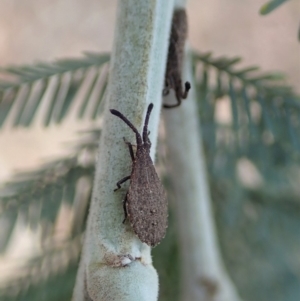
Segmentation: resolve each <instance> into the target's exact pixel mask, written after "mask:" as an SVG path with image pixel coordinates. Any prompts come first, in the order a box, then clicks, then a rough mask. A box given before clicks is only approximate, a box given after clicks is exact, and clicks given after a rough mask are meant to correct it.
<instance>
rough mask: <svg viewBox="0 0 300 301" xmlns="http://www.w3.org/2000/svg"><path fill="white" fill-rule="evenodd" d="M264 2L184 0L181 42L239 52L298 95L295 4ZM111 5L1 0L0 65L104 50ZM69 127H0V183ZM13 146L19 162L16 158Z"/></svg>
mask: <svg viewBox="0 0 300 301" xmlns="http://www.w3.org/2000/svg"><path fill="white" fill-rule="evenodd" d="M265 2H266V1H265V0H243V1H240V0H226V1H224V0H202V1H200V0H190V1H188V6H187V12H188V22H189V42H190V44H191V46H192V47H193V48H194V49H196V50H199V51H202V52H206V51H212V52H213V53H214V55H216V56H240V57H241V58H243V62H242V65H245V66H249V65H257V66H260V67H261V69H262V70H264V71H282V72H284V73H286V74H287V75H288V83H289V84H291V85H292V86H293V87H295V89H297V91H298V92H299V91H300V88H299V82H300V63H299V62H300V52H299V50H300V49H299V42H298V40H297V31H298V26H299V15H300V5H299V1H290V2H288V3H287V4H286V5H282V6H281V7H280V8H279V9H277V10H275V11H274V12H273V13H271V14H269V15H267V16H264V17H263V16H261V15H259V9H260V7H261V6H262V5H263V4H264V3H265ZM116 7H117V1H116V0H111V1H105V0H88V1H83V0H78V1H76V2H74V1H71V0H54V1H49V0H41V1H38V2H36V1H33V0H24V1H11V0H1V10H0V65H1V66H8V65H20V64H31V63H33V62H37V61H49V62H50V61H53V60H54V59H58V58H66V57H67V58H70V57H79V56H81V55H82V52H83V51H96V52H109V51H110V50H111V47H112V43H113V35H114V24H115V17H116ZM224 114H226V112H225V113H224ZM225 118H226V117H225ZM77 126H78V125H77V122H74V123H73V122H71V123H65V124H63V125H61V126H59V127H58V128H57V127H56V126H51V127H50V128H47V129H44V128H40V127H39V126H37V127H36V129H35V130H34V131H33V130H32V128H30V129H22V128H20V129H16V130H14V131H13V132H12V131H11V130H9V131H5V130H1V132H0V145H1V149H0V164H1V170H0V180H4V179H7V177H8V176H9V175H10V174H11V171H12V170H13V169H15V168H18V169H19V168H27V167H30V166H33V164H36V163H37V162H39V160H41V158H44V157H47V156H49V155H55V154H58V153H60V152H64V148H63V147H62V144H61V141H65V140H66V138H68V139H70V137H72V135H74V133H75V131H74V127H75V128H76V127H77ZM79 127H80V128H82V124H81V125H79ZM44 130H46V131H47V139H44ZM20 147H21V148H22V151H23V154H24V157H25V158H26V160H24V158H23V156H22V158H21V157H20V156H19V149H20Z"/></svg>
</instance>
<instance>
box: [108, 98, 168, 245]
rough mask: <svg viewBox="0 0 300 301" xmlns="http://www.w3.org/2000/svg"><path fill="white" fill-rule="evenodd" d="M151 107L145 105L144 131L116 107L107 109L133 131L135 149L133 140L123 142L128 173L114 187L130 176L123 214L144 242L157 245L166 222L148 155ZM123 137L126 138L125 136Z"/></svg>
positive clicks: (163, 201) (161, 190) (164, 204)
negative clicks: (138, 128) (134, 148)
mask: <svg viewBox="0 0 300 301" xmlns="http://www.w3.org/2000/svg"><path fill="white" fill-rule="evenodd" d="M152 108H153V104H152V103H151V104H150V105H149V106H148V109H147V114H146V118H145V123H144V128H143V135H142V136H141V135H140V133H139V132H138V130H137V129H136V127H135V126H134V125H133V124H132V123H131V122H130V121H129V120H128V119H127V118H126V117H125V116H124V115H123V114H122V113H120V112H119V111H117V110H110V112H111V113H112V114H113V115H115V116H117V117H119V118H120V119H122V120H123V121H124V122H125V123H126V124H127V125H128V126H129V127H130V128H131V129H132V130H133V132H134V133H135V135H136V144H137V149H136V153H135V155H134V152H133V148H132V144H131V143H129V142H126V141H125V142H126V144H127V145H128V148H129V153H130V156H131V159H132V170H131V175H130V176H127V177H125V178H123V179H121V180H120V181H119V182H118V183H117V187H118V188H116V189H115V190H114V191H116V190H118V189H120V188H121V184H122V183H124V182H126V181H127V180H129V179H130V186H129V188H128V191H127V194H126V197H125V200H124V203H123V206H124V213H125V220H126V218H128V219H129V221H130V224H131V226H132V228H133V231H134V232H135V234H136V235H137V236H138V237H139V239H140V240H141V241H142V242H144V243H146V244H147V245H149V246H151V247H154V246H156V245H157V244H158V243H159V242H160V241H161V240H162V239H163V238H164V236H165V234H166V228H167V225H168V203H167V198H166V193H165V191H164V188H163V186H162V184H161V182H160V180H159V177H158V175H157V173H156V170H155V167H154V165H153V162H152V159H151V157H150V148H151V141H150V139H149V133H148V122H149V118H150V114H151V111H152ZM124 140H125V139H124ZM125 220H124V221H125Z"/></svg>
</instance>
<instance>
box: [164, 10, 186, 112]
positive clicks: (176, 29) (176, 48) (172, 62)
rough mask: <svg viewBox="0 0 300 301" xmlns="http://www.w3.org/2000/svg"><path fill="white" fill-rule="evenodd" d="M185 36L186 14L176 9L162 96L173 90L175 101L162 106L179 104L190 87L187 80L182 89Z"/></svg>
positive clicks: (168, 106)
mask: <svg viewBox="0 0 300 301" xmlns="http://www.w3.org/2000/svg"><path fill="white" fill-rule="evenodd" d="M186 37H187V16H186V12H185V10H184V9H176V10H175V11H174V14H173V19H172V26H171V34H170V42H169V50H168V60H167V68H166V74H165V88H164V90H163V96H166V95H168V94H169V92H170V89H173V90H174V91H175V95H176V99H177V103H176V104H173V105H167V104H164V105H163V106H164V108H174V107H178V106H179V105H180V104H181V100H182V99H185V98H187V95H188V92H189V90H190V88H191V84H190V83H189V82H185V90H184V91H183V89H182V80H181V73H182V62H183V56H184V45H185V40H186Z"/></svg>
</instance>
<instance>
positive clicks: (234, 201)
mask: <svg viewBox="0 0 300 301" xmlns="http://www.w3.org/2000/svg"><path fill="white" fill-rule="evenodd" d="M93 57H94V58H99V57H98V56H97V55H94V56H93ZM87 60H88V61H89V56H88V57H87ZM79 61H80V62H81V63H78V64H77V66H79V65H80V66H81V67H79V69H80V68H84V69H85V73H84V75H83V76H82V79H81V81H80V82H78V85H79V86H80V85H81V83H82V82H83V81H85V76H88V72H87V71H86V70H87V69H88V68H95V66H97V64H98V66H100V65H101V64H100V63H99V62H98V63H95V62H92V63H86V65H85V67H82V61H81V60H79ZM239 62H240V59H239V58H232V59H229V58H213V57H212V55H211V54H210V53H209V54H205V53H204V54H199V53H197V54H194V66H195V82H196V83H195V87H193V88H195V89H197V92H198V96H199V114H200V115H201V130H202V135H203V139H204V147H205V150H206V157H207V164H208V172H209V179H210V185H211V188H212V192H213V199H214V205H215V210H216V216H217V219H216V220H217V223H218V230H219V233H220V241H221V244H222V249H223V252H224V256H225V259H226V263H227V266H228V270H229V271H230V272H231V274H232V277H233V279H234V280H235V282H236V283H237V285H238V288H239V289H240V291H241V293H242V295H243V296H244V298H245V300H249V301H252V300H255V301H262V300H266V299H272V300H276V301H279V300H280V301H282V300H284V301H294V300H295V299H293V298H294V296H296V295H297V294H299V282H300V280H299V279H300V276H299V275H298V274H297V273H298V272H297V271H298V270H299V268H298V269H297V267H299V266H300V263H299V258H298V257H299V256H298V253H297V250H299V248H300V246H299V239H297V235H298V234H297V233H298V229H299V226H300V225H299V222H298V221H299V220H300V216H299V215H300V212H299V206H300V204H299V203H300V202H299V197H298V195H299V194H297V189H296V188H297V185H295V184H292V182H291V181H290V179H291V178H294V179H297V177H298V178H299V174H297V172H298V171H299V136H300V135H299V134H300V129H299V127H300V125H299V120H300V119H299V117H300V116H299V115H300V103H299V97H298V96H297V95H295V93H294V92H293V91H292V89H291V88H290V87H288V86H286V85H284V84H283V77H282V76H281V75H280V74H277V73H273V74H261V73H258V68H257V67H249V68H238V67H237V64H238V63H239ZM88 64H90V65H88ZM94 64H95V65H94ZM71 65H72V66H71V67H70V69H68V68H69V67H67V65H65V69H64V72H65V73H68V72H71V73H72V72H73V71H74V70H77V69H76V67H75V65H76V64H74V65H73V64H71ZM72 68H73V69H72ZM46 69H47V68H46ZM79 69H78V70H79ZM17 70H19V69H18V68H17ZM78 70H77V71H78ZM77 71H76V72H77ZM49 72H50V71H49ZM56 72H57V71H56ZM98 75H99V74H98ZM51 76H54V77H55V76H58V73H55V71H53V73H52V75H51ZM51 76H50V75H49V76H48V79H47V80H49V78H50V77H51ZM23 77H24V82H22V78H23ZM18 80H19V86H18V85H17V84H16V83H13V84H16V85H17V86H16V87H17V88H16V89H21V88H22V85H27V84H28V83H25V76H24V75H21V77H20V78H18ZM26 80H27V81H28V80H29V78H27V79H26ZM39 80H43V79H41V78H39V77H38V76H37V75H36V77H35V78H34V77H33V76H32V81H31V82H30V85H34V83H35V82H38V81H39ZM60 80H61V77H60ZM96 82H97V81H96V80H95V81H94V84H92V86H93V88H92V89H95V90H97V91H100V90H101V87H100V88H99V87H97V86H98V84H97V83H96ZM9 84H11V85H12V83H9ZM9 84H7V86H3V82H2V87H4V88H3V89H4V90H5V91H6V92H5V93H7V91H8V90H10V89H14V87H12V86H9ZM60 85H63V83H62V82H60ZM100 86H102V87H103V84H102V83H101V85H100ZM7 89H8V90H7ZM74 89H75V90H76V91H77V89H78V87H77V88H76V87H74ZM89 91H90V94H91V93H94V92H91V91H92V90H89ZM88 94H89V93H87V94H85V98H84V99H85V101H86V102H82V103H81V104H83V103H86V107H87V103H89V100H88V99H90V98H89V97H86V95H88ZM90 94H89V95H90ZM3 99H4V98H2V99H1V100H2V102H3ZM6 100H7V99H6ZM40 101H41V98H40ZM52 101H54V102H55V103H57V104H58V103H59V101H58V100H55V98H52ZM72 101H74V98H72V99H70V104H69V105H68V106H67V107H66V108H65V111H64V114H65V115H66V114H67V113H68V112H69V110H70V107H71V102H72ZM97 101H98V102H97V105H98V107H99V102H100V101H101V100H99V98H97ZM224 101H227V103H228V104H229V107H230V109H231V121H230V122H229V123H228V124H224V123H222V122H220V121H219V120H218V118H217V115H218V110H219V107H218V106H219V104H220V103H221V102H224ZM20 103H23V102H20ZM13 105H14V106H16V107H19V106H20V104H19V98H12V99H11V103H10V107H12V106H13ZM50 107H51V106H49V108H50ZM60 107H61V106H60ZM2 109H3V106H2V107H1V104H0V112H1V110H2ZM9 110H10V109H9ZM19 112H20V111H19ZM35 112H36V111H35ZM46 113H47V112H46ZM34 114H36V113H34ZM47 114H48V116H49V112H48V113H47ZM21 115H22V114H21ZM50 115H51V116H52V115H53V114H52V113H51V114H50ZM83 115H86V114H83ZM83 115H82V116H83ZM96 115H97V114H94V115H93V117H96ZM32 116H33V115H32ZM89 116H90V117H92V116H91V115H89ZM32 118H33V117H32ZM19 120H21V119H19ZM31 120H32V119H31ZM52 121H54V119H51V122H52ZM48 124H49V123H48ZM18 125H21V126H24V125H25V123H22V122H19V123H18ZM28 125H29V124H28ZM90 134H91V136H88V138H87V139H85V140H82V138H81V142H80V143H78V147H76V148H75V152H74V153H73V154H72V155H71V156H70V157H69V158H66V159H60V160H56V161H55V162H52V163H49V164H48V165H45V166H44V167H42V168H41V169H39V170H38V171H35V172H30V173H24V174H22V175H19V176H17V177H16V178H15V179H14V181H12V182H11V183H9V184H7V185H6V186H5V191H2V193H1V195H0V205H1V210H2V211H1V212H2V213H1V216H0V218H1V219H5V220H6V221H8V222H7V223H6V224H7V225H8V226H7V227H6V228H5V229H6V233H5V239H3V241H2V242H1V246H2V249H3V250H4V249H5V246H6V245H7V242H8V241H9V237H10V233H11V231H12V229H13V228H14V224H15V223H16V218H17V216H18V215H19V214H23V215H25V216H27V221H28V223H30V224H34V225H36V226H38V225H41V224H43V223H44V222H45V221H46V223H47V225H48V226H49V225H50V227H53V225H54V224H55V221H56V217H57V215H58V212H59V208H60V207H61V204H62V203H65V202H66V203H68V204H70V205H71V206H73V209H74V211H75V219H74V221H73V235H71V236H70V237H71V238H70V239H75V238H76V235H80V234H81V233H82V231H83V228H84V218H85V216H86V212H87V205H86V202H87V200H88V198H89V189H88V190H87V191H88V192H87V193H86V194H84V196H82V195H80V194H79V193H78V192H79V191H81V189H79V188H78V187H79V185H80V183H81V180H83V179H85V180H86V182H85V184H84V185H86V186H88V187H90V186H91V185H92V179H93V167H94V163H95V150H96V147H97V142H98V140H99V135H100V132H99V131H97V130H94V131H91V132H90ZM159 155H160V156H162V155H161V154H159ZM244 158H247V159H248V160H249V161H250V162H251V163H252V164H253V165H254V166H255V167H256V168H257V170H258V172H259V173H260V174H261V176H262V179H263V182H262V184H261V185H260V186H258V187H254V188H251V189H250V188H248V187H245V185H244V184H243V183H242V182H241V180H240V178H239V176H238V174H237V167H238V165H239V163H240V160H241V159H244ZM161 162H164V160H163V158H162V159H161ZM295 181H296V180H295ZM76 204H77V205H76ZM80 204H81V205H82V204H83V205H82V207H81V205H80ZM33 207H35V208H36V207H38V208H40V209H39V210H37V211H36V212H38V214H36V215H33V214H32V212H31V210H30V208H33ZM76 212H77V213H78V215H77V213H76ZM80 212H81V214H80ZM171 217H172V215H171ZM171 220H172V218H171ZM172 227H173V226H172V222H171V226H170V228H169V230H168V235H167V237H166V240H164V242H163V243H162V244H161V246H159V247H158V248H157V249H155V250H154V253H155V258H154V261H155V262H156V263H157V265H158V271H159V272H160V277H161V281H162V284H161V287H162V289H161V298H162V300H170V299H172V300H176V298H177V297H178V294H177V295H176V294H175V295H176V296H175V295H174V290H172V285H173V286H174V282H176V283H177V281H178V273H179V271H178V265H177V264H176V265H175V264H173V261H176V260H177V259H176V258H177V243H176V235H175V234H174V233H175V232H174V229H172ZM47 235H48V236H47V239H48V238H49V237H50V238H51V233H50V234H49V233H48V234H47ZM72 237H73V238H72ZM74 237H75V238H74ZM233 242H234V243H233ZM45 251H46V252H47V251H49V250H45ZM50 251H51V250H50ZM47 254H48V253H47ZM65 256H67V257H68V252H66V253H65ZM166 257H168V258H172V262H171V260H170V261H166V260H165V258H166ZM37 262H40V263H41V262H42V261H37ZM68 263H69V264H67V265H66V270H65V272H63V273H61V274H59V273H58V274H57V275H55V273H54V272H53V273H50V272H49V274H48V275H49V277H46V278H42V277H41V282H40V283H37V282H35V279H36V278H34V277H29V276H28V277H27V282H22V281H20V279H16V281H13V282H12V283H11V285H10V286H9V287H6V288H5V290H2V291H3V292H5V293H6V296H8V295H7V292H10V294H11V292H12V291H18V292H19V293H17V294H15V295H13V296H11V295H9V296H10V297H9V298H10V299H9V298H8V297H7V298H6V297H5V298H6V299H3V300H47V301H48V300H68V299H70V297H66V296H70V294H71V289H72V288H71V287H72V285H71V284H70V287H69V292H67V290H68V288H67V287H68V286H67V285H66V287H60V286H59V284H56V282H55V279H64V278H58V277H60V276H59V275H61V277H69V278H68V279H69V281H70V283H73V282H72V281H74V278H73V277H75V270H76V265H75V264H74V261H72V260H69V261H68ZM171 263H172V264H171ZM170 264H171V265H170ZM41 266H42V265H40V266H39V267H41ZM160 266H161V268H159V267H160ZM29 267H30V265H29ZM37 270H39V268H37ZM28 271H32V270H31V269H30V268H29V269H28ZM25 274H26V273H25ZM26 275H27V274H26ZM28 275H30V273H29V274H28ZM249 275H250V276H251V275H253V276H251V277H250V276H249ZM282 275H283V276H282ZM52 276H53V277H52ZM25 278H26V277H25ZM25 278H24V279H25ZM250 278H251V279H250ZM22 279H23V278H22ZM170 279H172V281H171V282H170ZM62 281H67V279H64V280H60V283H61V282H62ZM20 283H21V284H22V285H21V284H20ZM24 283H26V285H24ZM262 283H263V285H262ZM54 285H58V286H57V287H58V288H59V289H58V291H57V294H61V295H59V296H58V295H55V296H54V295H52V294H50V293H49V295H47V296H45V292H48V288H49V289H51V286H52V287H53V286H54ZM20 287H21V288H20ZM24 287H25V288H26V289H24ZM53 293H54V292H53ZM63 294H65V295H63ZM68 294H69V295H68ZM283 295H284V296H285V298H282V297H281V296H283ZM24 296H25V297H24ZM61 296H64V297H61ZM270 296H272V298H271V297H270ZM43 298H44V299H43ZM0 300H1V299H0Z"/></svg>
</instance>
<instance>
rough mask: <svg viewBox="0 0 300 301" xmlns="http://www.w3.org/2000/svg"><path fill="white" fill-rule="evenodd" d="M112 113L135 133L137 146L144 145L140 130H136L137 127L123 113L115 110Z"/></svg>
mask: <svg viewBox="0 0 300 301" xmlns="http://www.w3.org/2000/svg"><path fill="white" fill-rule="evenodd" d="M148 109H149V108H148ZM110 112H111V113H112V114H113V115H115V116H117V117H119V118H120V119H122V120H123V121H124V122H125V123H126V124H127V125H128V126H129V127H130V128H131V129H132V130H133V131H134V132H135V135H136V143H137V145H141V144H142V143H143V142H142V137H141V135H140V133H139V132H138V130H137V129H136V127H135V126H134V125H133V124H132V123H131V122H130V121H129V120H128V119H127V118H126V117H125V116H124V115H123V114H122V113H121V112H119V111H117V110H114V109H112V110H110ZM148 119H149V118H148Z"/></svg>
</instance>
